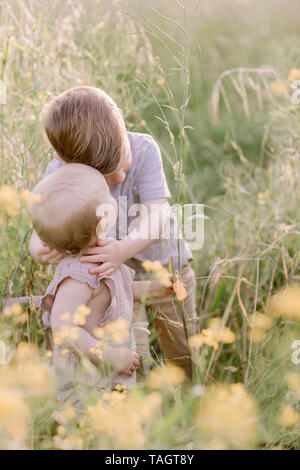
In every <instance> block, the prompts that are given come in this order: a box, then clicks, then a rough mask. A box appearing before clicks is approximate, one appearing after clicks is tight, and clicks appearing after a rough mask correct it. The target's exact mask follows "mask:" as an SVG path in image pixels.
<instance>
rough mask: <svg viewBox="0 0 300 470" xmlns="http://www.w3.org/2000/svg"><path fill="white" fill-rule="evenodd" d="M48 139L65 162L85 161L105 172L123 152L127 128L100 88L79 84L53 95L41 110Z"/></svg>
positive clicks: (112, 169)
mask: <svg viewBox="0 0 300 470" xmlns="http://www.w3.org/2000/svg"><path fill="white" fill-rule="evenodd" d="M43 123H44V127H45V131H46V134H47V136H48V139H49V141H50V143H51V144H52V146H53V147H54V149H55V150H56V152H57V153H58V155H59V156H60V157H61V158H62V159H63V160H64V161H65V162H72V163H84V164H85V165H89V166H92V167H93V168H96V169H97V170H99V171H100V172H101V173H102V174H104V175H106V174H109V173H113V172H114V171H115V170H116V169H117V168H118V167H119V165H120V164H121V163H122V161H123V159H124V158H125V154H126V139H127V134H126V127H125V123H124V120H123V116H122V113H121V111H120V109H119V108H118V107H117V105H116V103H115V102H114V101H113V100H112V99H111V98H110V97H109V96H108V95H107V94H106V93H105V92H104V91H103V90H101V89H99V88H94V87H88V86H80V87H74V88H70V89H69V90H67V91H65V92H64V93H62V94H61V95H59V96H57V97H56V98H54V99H53V100H52V101H51V102H50V103H49V104H48V105H46V107H45V108H44V111H43Z"/></svg>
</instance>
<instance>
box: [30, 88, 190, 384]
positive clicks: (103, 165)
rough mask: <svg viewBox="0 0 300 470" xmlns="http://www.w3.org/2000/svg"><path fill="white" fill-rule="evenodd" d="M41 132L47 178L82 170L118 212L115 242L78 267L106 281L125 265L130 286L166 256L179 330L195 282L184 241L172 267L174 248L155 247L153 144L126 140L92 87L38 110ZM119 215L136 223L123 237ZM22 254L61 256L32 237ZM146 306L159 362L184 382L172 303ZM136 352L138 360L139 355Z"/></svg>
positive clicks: (184, 352)
mask: <svg viewBox="0 0 300 470" xmlns="http://www.w3.org/2000/svg"><path fill="white" fill-rule="evenodd" d="M44 125H45V130H46V133H47V136H48V138H49V140H50V142H51V144H52V146H53V147H54V149H55V151H56V155H55V157H56V158H55V159H53V160H52V161H51V162H50V164H49V165H48V169H47V174H49V173H51V172H53V171H55V170H56V169H57V168H58V167H60V166H61V165H63V164H64V162H75V163H83V164H87V165H90V166H92V167H94V168H96V169H98V170H99V171H100V172H101V173H102V174H103V176H104V177H105V179H106V182H107V183H108V185H109V189H110V192H111V195H112V196H113V197H114V198H115V200H116V201H117V204H118V206H119V216H118V220H117V227H118V226H120V227H121V232H122V233H120V230H118V229H117V232H116V233H115V235H116V236H115V239H113V238H107V239H103V240H99V242H98V247H96V248H93V249H90V250H89V251H87V253H86V254H85V256H83V258H82V259H81V261H82V262H83V263H84V262H88V263H95V268H94V269H92V270H91V271H90V272H91V273H92V274H95V273H97V274H98V275H100V276H101V275H102V276H103V275H104V274H105V275H110V274H111V273H112V272H114V270H116V269H118V267H119V266H120V265H121V264H122V263H126V264H127V265H129V266H131V267H133V268H134V269H135V271H136V272H137V278H140V275H144V274H145V271H144V269H143V268H142V265H141V263H142V262H143V261H146V260H151V261H160V262H161V263H162V265H164V266H166V267H168V263H169V259H170V257H171V256H172V257H173V260H174V265H175V269H176V270H178V269H179V268H180V279H181V282H182V283H183V284H184V285H185V288H186V290H187V297H186V299H185V300H184V302H183V304H184V310H185V312H186V316H187V317H188V318H187V323H188V325H189V324H192V320H193V319H194V318H195V317H196V309H195V287H196V281H195V274H194V271H193V269H192V267H191V264H190V261H191V260H192V254H191V252H190V251H189V250H188V248H187V245H186V243H185V241H183V240H180V243H179V248H180V266H179V263H178V240H175V239H174V238H171V239H159V238H160V236H161V232H162V229H163V224H162V223H159V224H158V225H157V226H156V225H155V224H154V223H153V220H154V218H155V212H156V211H157V207H163V206H166V205H167V200H168V198H170V197H171V194H170V192H169V189H168V185H167V182H166V178H165V174H164V171H163V165H162V158H161V154H160V151H159V148H158V145H157V144H156V143H155V141H154V140H153V138H152V137H151V136H149V135H146V134H139V133H131V132H126V127H125V123H124V120H123V116H122V113H121V111H120V109H119V108H118V107H117V105H116V104H115V102H114V101H113V100H112V99H111V98H110V97H109V96H108V95H107V94H106V93H105V92H104V91H102V90H100V89H97V88H93V87H76V88H72V89H70V90H67V91H66V92H65V93H63V94H61V95H60V96H58V97H57V98H55V99H54V100H53V101H52V102H51V103H50V104H49V106H48V107H47V108H46V109H45V113H44ZM134 204H143V206H144V207H145V208H146V215H145V214H144V215H143V216H140V217H139V218H137V217H136V214H134V211H133V210H131V209H134V207H135V206H134ZM153 209H154V210H153ZM124 215H125V218H126V219H127V223H128V224H130V226H132V223H133V222H137V219H138V221H139V223H138V225H136V226H135V229H132V230H130V231H129V233H126V231H125V232H124V230H123V227H122V224H120V225H119V218H120V217H122V216H124ZM143 226H145V227H148V228H147V229H146V233H147V234H148V236H145V230H144V231H143V230H142V227H143ZM151 227H152V228H151ZM139 229H140V230H139ZM148 229H149V231H147V230H148ZM152 229H153V230H152ZM123 232H124V233H123ZM141 232H143V235H141ZM139 234H140V235H139ZM29 250H30V253H31V255H32V256H33V258H35V259H36V260H37V261H38V262H41V263H50V264H52V263H53V264H55V263H57V262H58V261H59V260H60V259H61V255H60V254H59V253H58V252H57V251H55V250H53V249H51V248H50V247H48V246H46V245H44V244H43V243H42V242H41V241H40V240H39V238H38V236H37V235H36V233H33V235H32V238H31V240H30V244H29ZM100 263H101V264H100ZM148 305H149V306H150V307H151V310H152V312H153V313H154V326H155V330H156V332H157V335H158V342H159V345H160V348H161V350H162V352H163V354H164V357H165V358H166V359H167V360H169V361H172V362H174V363H176V364H177V365H179V366H181V367H182V368H183V369H184V370H185V371H186V373H187V375H188V376H189V377H191V375H192V364H191V358H190V354H189V350H188V345H187V341H186V337H185V332H184V328H183V323H182V316H181V313H180V310H179V308H178V305H177V302H176V301H175V299H174V296H173V295H168V292H167V290H166V296H165V297H164V298H162V299H159V300H156V301H153V302H151V304H148ZM145 316H146V311H145V308H144V305H142V304H141V303H138V302H136V303H135V305H134V317H135V321H145ZM142 341H143V340H142ZM138 352H139V353H140V354H141V356H142V358H143V357H144V359H145V355H146V353H145V351H138Z"/></svg>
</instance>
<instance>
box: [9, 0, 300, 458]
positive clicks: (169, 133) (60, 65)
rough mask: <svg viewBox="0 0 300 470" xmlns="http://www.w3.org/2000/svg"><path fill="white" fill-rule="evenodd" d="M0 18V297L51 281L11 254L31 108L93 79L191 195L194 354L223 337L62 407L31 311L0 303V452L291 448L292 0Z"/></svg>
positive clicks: (18, 234) (296, 36) (295, 333)
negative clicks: (187, 373) (197, 224)
mask: <svg viewBox="0 0 300 470" xmlns="http://www.w3.org/2000/svg"><path fill="white" fill-rule="evenodd" d="M0 16H1V25H0V80H1V86H2V85H3V84H4V85H5V86H6V100H4V99H2V101H5V103H3V104H1V105H0V124H1V133H0V234H1V245H0V301H1V304H3V300H4V299H5V298H7V297H19V296H25V295H26V296H31V295H41V294H42V293H43V292H44V291H45V289H46V287H47V284H48V282H49V280H50V279H51V276H52V274H53V268H52V267H46V268H45V267H41V266H39V265H38V264H36V263H35V262H34V261H33V260H32V259H31V258H30V257H29V255H28V252H27V242H28V239H29V237H30V233H31V227H30V222H29V216H28V208H27V205H26V195H27V193H26V192H24V191H27V190H29V191H30V190H31V189H32V188H33V187H34V185H35V184H36V182H37V181H39V180H40V179H41V178H42V177H43V175H44V174H45V169H46V166H47V164H48V162H49V161H50V159H51V158H52V155H53V150H52V149H51V147H50V145H49V143H48V142H47V139H46V137H45V135H44V134H43V129H42V125H41V118H40V117H41V111H42V109H43V106H44V105H45V103H47V102H48V101H49V100H50V99H51V97H52V96H55V95H57V94H59V93H60V92H62V91H63V90H65V89H67V88H70V87H72V86H76V85H78V84H85V85H93V86H97V87H101V88H103V89H104V90H106V91H107V92H108V93H109V94H110V95H111V96H112V97H113V98H114V99H115V100H116V102H117V103H118V105H119V106H120V107H121V108H122V109H123V112H124V116H125V121H126V124H127V127H128V129H129V130H131V131H137V132H147V133H150V134H152V135H153V136H154V138H155V139H156V140H157V142H158V143H159V145H160V148H161V151H162V155H163V160H164V168H165V171H166V174H167V178H168V183H169V186H170V189H171V191H172V194H173V195H174V198H173V199H174V202H175V201H176V200H177V198H178V197H179V200H180V201H181V202H182V203H184V202H193V203H203V204H204V205H205V216H206V218H205V242H204V247H203V248H202V249H201V250H199V251H198V252H197V251H196V252H194V258H195V260H194V268H195V271H196V275H197V311H198V314H199V319H200V320H199V334H200V331H202V336H198V337H197V338H194V346H195V345H196V343H197V341H198V344H200V342H201V341H202V342H203V340H204V339H205V340H206V342H207V343H209V341H208V338H210V339H211V338H212V337H211V336H209V335H210V334H213V333H214V331H216V329H217V330H218V332H219V335H221V334H224V335H225V336H226V335H227V337H228V336H230V335H231V333H230V332H229V330H227V329H226V328H229V329H230V330H231V331H232V332H233V333H234V335H235V337H234V341H231V340H230V341H227V340H226V338H225V340H224V341H223V342H222V341H221V340H220V337H221V336H219V341H218V343H219V344H218V345H215V347H213V346H211V345H209V344H204V345H202V347H201V348H200V349H199V355H198V359H197V361H196V363H195V370H196V371H198V372H200V374H198V373H197V374H195V375H196V376H197V377H199V376H200V380H199V379H197V380H196V379H195V381H194V383H193V384H190V383H188V382H186V381H184V377H183V376H182V374H181V371H180V370H177V369H173V368H170V367H167V368H165V366H164V365H163V363H162V361H161V359H160V358H157V369H155V371H154V372H153V373H152V375H151V376H150V378H149V379H148V380H147V382H146V385H145V386H143V387H141V386H140V387H138V388H137V389H136V390H135V391H133V392H130V393H128V394H127V393H126V392H125V393H124V392H114V393H112V394H108V393H107V394H105V395H103V396H102V397H101V400H99V401H98V397H97V396H96V395H95V394H86V396H85V397H84V400H83V401H84V403H83V405H84V406H83V408H82V409H80V410H77V409H74V408H72V407H71V406H70V405H68V404H65V403H60V404H58V403H57V402H56V401H55V400H54V398H53V396H52V395H53V378H52V372H51V368H50V365H51V357H50V355H51V354H50V353H49V345H48V344H47V341H46V339H45V334H44V331H43V328H42V321H41V313H40V311H39V310H37V309H35V308H34V307H33V306H31V307H30V308H27V309H26V310H24V311H23V312H20V311H18V308H17V307H16V308H15V310H14V311H13V312H12V311H7V310H4V309H2V308H1V305H0V308H1V311H2V313H1V314H0V357H1V358H2V359H3V356H4V352H3V351H4V349H5V357H6V363H4V361H2V362H3V364H2V365H0V448H4V449H7V448H9V449H13V448H29V449H131V448H133V449H140V448H142V449H164V448H166V449H214V448H216V449H231V448H234V449H236V448H251V449H253V448H258V449H275V448H276V449H299V448H300V406H299V399H300V353H299V352H298V353H297V348H298V351H299V349H300V346H299V344H300V342H299V340H300V251H299V248H300V223H299V208H300V150H299V149H300V147H299V138H300V105H299V104H297V96H296V95H295V92H296V90H295V89H293V88H292V87H291V84H293V82H294V81H295V80H300V59H299V57H300V55H299V52H300V33H299V19H300V11H299V5H298V1H297V0H289V1H283V0H264V1H263V2H261V1H258V0H248V1H247V0H240V1H238V0H230V1H228V0H226V1H225V0H202V1H197V0H151V1H148V0H147V1H143V2H141V1H138V0H124V1H122V0H120V1H118V0H114V1H106V0H99V1H97V0H81V1H80V0H67V1H64V2H63V1H59V0H52V1H50V0H44V1H42V0H15V1H11V0H3V1H2V2H1V4H0ZM0 92H2V95H1V96H0V98H3V97H4V93H3V86H2V89H1V90H0ZM296 94H297V93H296ZM180 162H181V163H180ZM178 168H179V171H178ZM178 173H179V174H178ZM283 288H285V290H284V291H282V289H283ZM278 293H279V295H277V296H276V294H278ZM274 296H275V297H274ZM2 307H3V305H2ZM215 319H220V320H222V326H220V325H219V324H218V320H215ZM208 327H209V328H211V330H209V331H208V332H207V331H206V332H205V331H204V333H203V329H204V330H205V329H207V328H208ZM214 328H215V330H214ZM203 338H204V339H203ZM214 338H215V337H214ZM297 341H298V343H297ZM226 342H227V343H228V344H226ZM191 344H192V343H191ZM217 346H218V348H217ZM153 347H154V348H155V350H157V347H156V345H155V344H154V345H153ZM35 348H36V349H35Z"/></svg>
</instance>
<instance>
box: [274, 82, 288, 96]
mask: <svg viewBox="0 0 300 470" xmlns="http://www.w3.org/2000/svg"><path fill="white" fill-rule="evenodd" d="M270 91H271V93H272V95H274V96H284V95H286V94H287V93H288V87H287V84H286V83H285V82H284V81H283V80H274V81H273V82H271V83H270Z"/></svg>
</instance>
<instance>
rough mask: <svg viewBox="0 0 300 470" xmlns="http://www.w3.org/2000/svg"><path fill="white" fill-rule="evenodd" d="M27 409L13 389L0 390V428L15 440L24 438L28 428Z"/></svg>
mask: <svg viewBox="0 0 300 470" xmlns="http://www.w3.org/2000/svg"><path fill="white" fill-rule="evenodd" d="M29 419H30V414H29V409H28V406H27V404H26V402H25V400H24V398H23V397H22V395H21V394H20V392H18V391H16V390H13V389H6V388H3V386H2V387H1V389H0V428H2V429H3V430H4V431H5V433H6V434H7V435H8V436H9V437H10V438H11V439H15V440H19V439H22V438H24V437H25V435H26V432H27V429H28V426H29Z"/></svg>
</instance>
